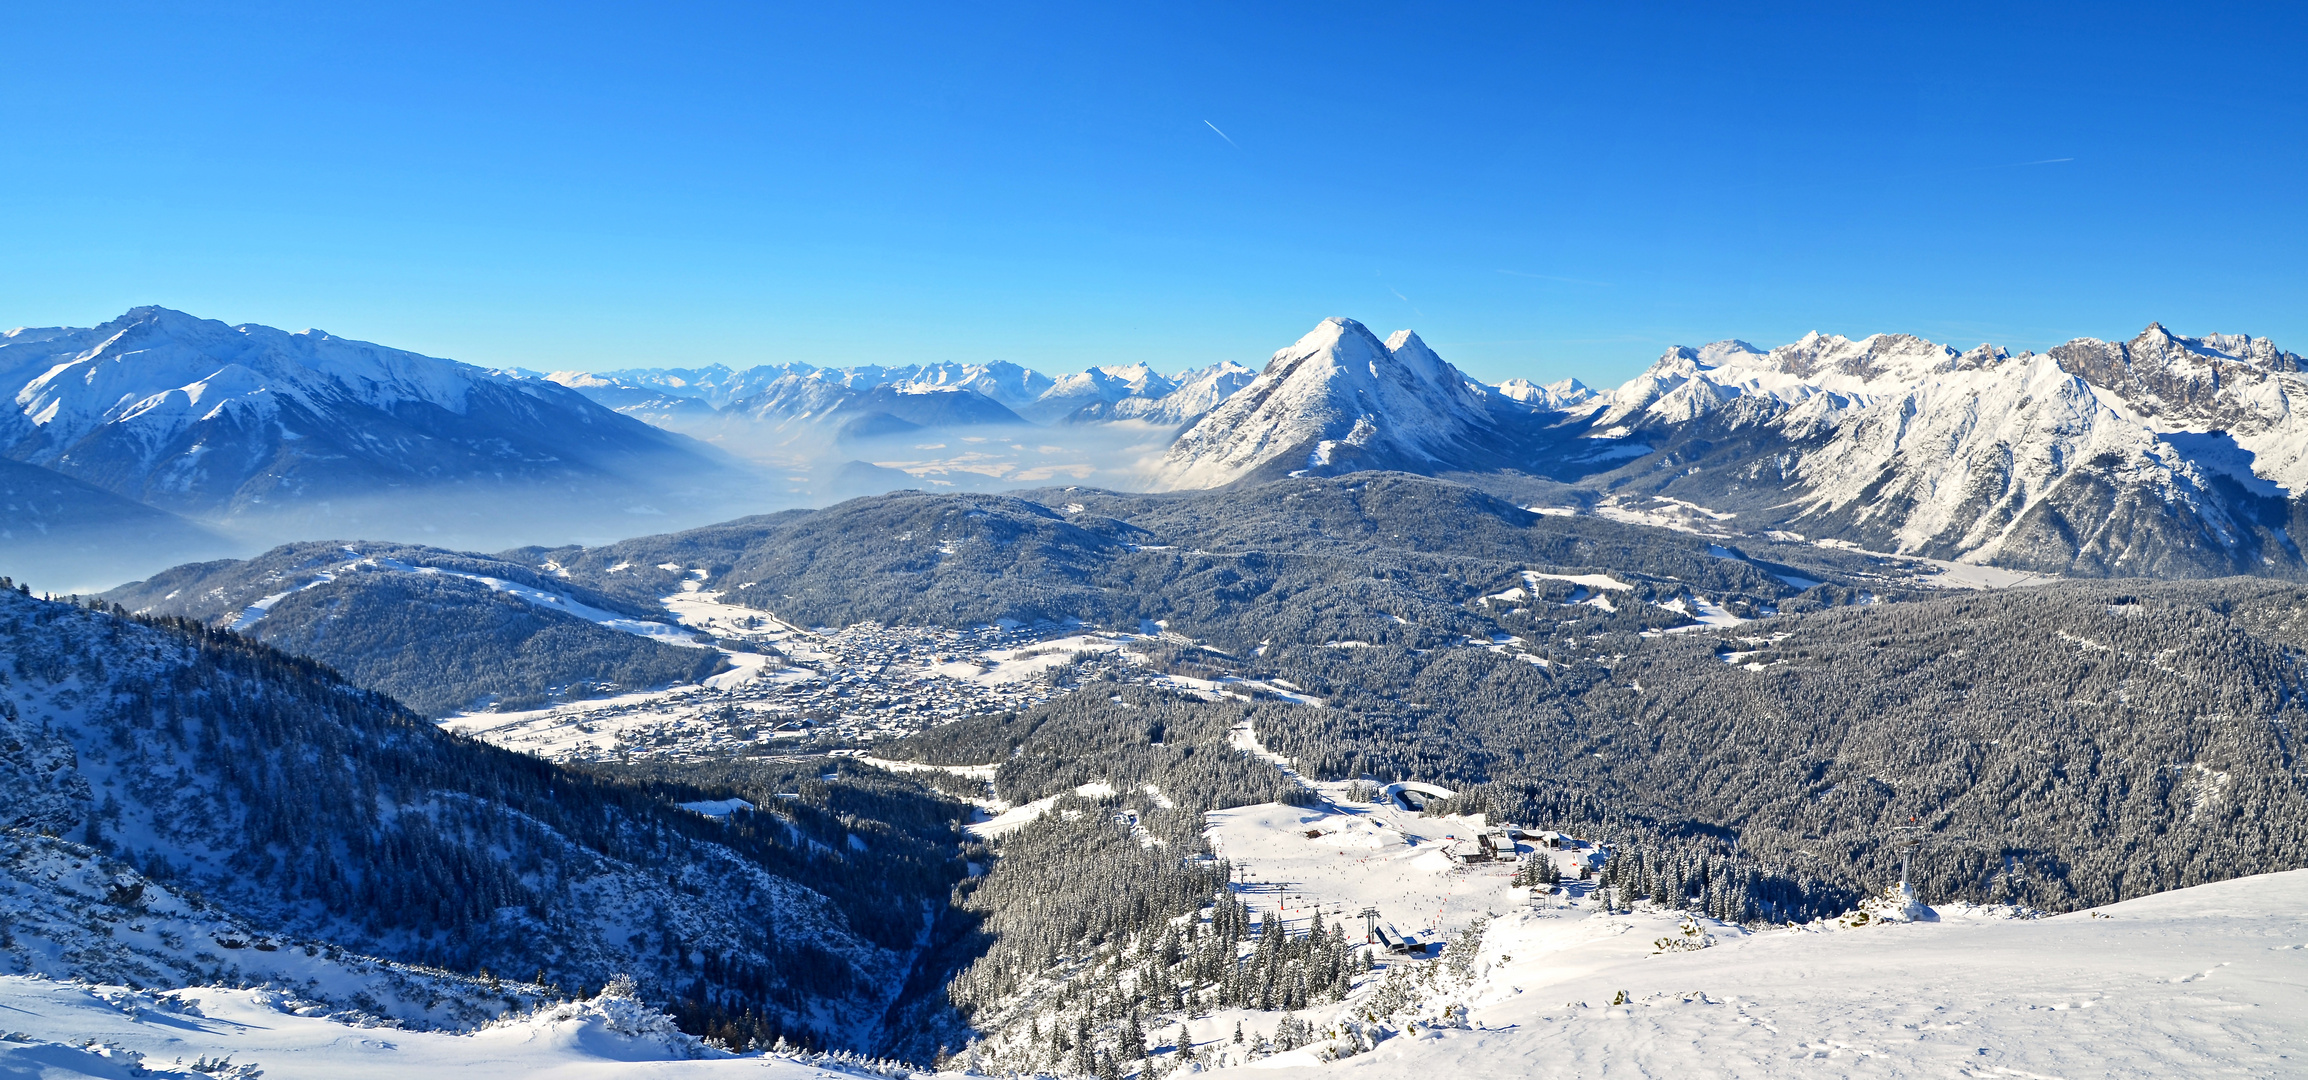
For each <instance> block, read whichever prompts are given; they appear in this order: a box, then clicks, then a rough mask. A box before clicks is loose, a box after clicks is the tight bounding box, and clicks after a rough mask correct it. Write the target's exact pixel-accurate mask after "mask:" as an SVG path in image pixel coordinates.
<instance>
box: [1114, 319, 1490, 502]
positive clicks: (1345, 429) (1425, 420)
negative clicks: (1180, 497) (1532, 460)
mask: <svg viewBox="0 0 2308 1080" xmlns="http://www.w3.org/2000/svg"><path fill="white" fill-rule="evenodd" d="M1491 396H1492V395H1489V394H1487V393H1486V392H1485V391H1484V390H1482V389H1478V388H1477V385H1476V384H1475V383H1473V382H1472V381H1471V380H1469V379H1468V378H1467V377H1466V376H1465V375H1463V374H1461V373H1460V372H1459V370H1458V369H1457V368H1454V367H1452V366H1450V365H1449V364H1447V363H1444V362H1443V360H1442V358H1441V357H1439V356H1436V355H1435V354H1434V351H1433V350H1432V349H1429V348H1427V347H1426V343H1425V342H1422V341H1420V340H1419V339H1418V336H1417V335H1416V334H1413V333H1411V332H1409V331H1407V330H1405V331H1401V332H1398V333H1396V334H1395V335H1394V336H1393V337H1391V338H1389V339H1388V340H1386V341H1383V342H1382V341H1380V340H1379V339H1378V338H1377V336H1376V335H1374V334H1372V333H1371V332H1370V331H1369V330H1368V329H1366V328H1364V326H1363V325H1362V324H1361V323H1358V322H1355V321H1354V320H1352V319H1337V318H1333V319H1325V320H1323V322H1322V325H1320V326H1317V327H1315V328H1314V330H1313V332H1311V333H1309V334H1307V335H1306V336H1305V337H1303V338H1300V339H1299V340H1298V343H1297V344H1295V345H1292V346H1291V347H1289V348H1287V349H1284V350H1282V351H1281V352H1278V353H1275V354H1274V359H1273V360H1271V361H1269V362H1268V363H1267V365H1266V370H1265V371H1264V372H1263V373H1261V374H1260V375H1259V376H1258V378H1257V379H1255V380H1253V381H1252V382H1251V383H1250V385H1248V386H1246V387H1244V388H1242V390H1241V391H1239V392H1238V393H1236V394H1235V395H1234V396H1232V397H1230V398H1228V399H1227V400H1226V401H1225V402H1224V403H1223V404H1221V405H1219V406H1218V407H1217V408H1215V409H1213V410H1211V411H1210V413H1209V414H1208V415H1206V416H1204V417H1203V418H1202V420H1201V421H1199V422H1198V423H1196V424H1195V425H1194V426H1193V427H1192V428H1190V429H1188V430H1187V431H1186V433H1185V434H1183V435H1180V436H1179V437H1178V441H1177V442H1175V443H1173V444H1172V445H1171V447H1170V450H1169V452H1168V453H1167V454H1166V455H1165V456H1164V459H1163V462H1162V465H1161V467H1160V469H1159V471H1158V472H1157V474H1156V477H1155V484H1156V486H1157V487H1158V488H1162V489H1180V488H1201V487H1216V486H1218V485H1220V484H1226V483H1231V482H1233V481H1236V480H1240V479H1243V478H1245V477H1251V476H1267V475H1269V474H1295V473H1304V472H1312V473H1316V474H1322V473H1328V472H1343V471H1348V470H1351V469H1356V468H1403V469H1407V470H1409V471H1421V472H1431V471H1435V470H1437V469H1443V468H1452V467H1458V468H1466V467H1470V465H1474V464H1477V463H1487V462H1490V461H1492V460H1493V459H1495V458H1497V457H1498V456H1499V451H1500V449H1501V447H1500V445H1499V444H1500V440H1499V438H1498V431H1497V427H1496V425H1495V423H1494V421H1493V418H1492V416H1491V407H1490V401H1489V398H1490V397H1491Z"/></svg>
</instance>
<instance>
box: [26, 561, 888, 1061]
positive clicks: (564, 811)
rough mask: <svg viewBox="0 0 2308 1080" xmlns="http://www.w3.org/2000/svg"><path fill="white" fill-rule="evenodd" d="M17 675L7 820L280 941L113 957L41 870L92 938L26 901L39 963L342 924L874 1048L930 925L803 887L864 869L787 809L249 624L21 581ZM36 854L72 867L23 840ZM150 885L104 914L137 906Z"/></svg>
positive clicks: (392, 949)
mask: <svg viewBox="0 0 2308 1080" xmlns="http://www.w3.org/2000/svg"><path fill="white" fill-rule="evenodd" d="M0 668H4V669H5V670H6V671H7V672H9V673H10V674H9V677H8V680H7V681H6V682H5V683H0V734H4V735H5V737H6V744H7V745H8V746H10V747H13V748H14V750H13V751H12V752H11V753H9V754H8V755H7V756H6V757H5V758H0V766H4V767H0V799H5V801H6V802H7V803H8V804H9V805H10V806H11V807H13V808H14V809H13V810H12V811H11V813H12V818H11V821H12V828H14V829H17V830H23V831H25V832H27V833H32V832H38V833H42V834H45V835H49V836H63V837H67V838H69V839H72V840H76V841H82V842H84V843H86V844H87V845H88V846H89V847H90V848H95V849H99V850H101V851H103V852H105V853H106V857H107V858H109V859H113V860H117V861H118V863H119V865H121V866H123V867H133V868H135V869H136V871H137V873H138V874H140V875H142V876H143V877H145V878H149V879H151V880H152V881H153V882H154V883H156V884H157V885H159V886H161V887H162V888H164V889H166V890H169V892H170V894H171V895H177V896H183V895H197V896H199V897H201V898H202V899H203V902H204V903H206V904H209V905H214V906H215V908H216V909H219V910H221V911H224V912H229V913H230V914H229V918H228V919H225V920H223V921H228V922H232V923H234V924H236V925H237V926H240V927H245V928H246V929H248V930H249V931H252V932H254V933H256V934H261V935H264V937H262V938H249V937H242V938H237V939H234V940H231V941H227V940H223V939H219V940H217V941H216V942H214V943H213V944H212V945H201V946H196V947H194V948H192V949H191V950H190V951H189V953H185V952H184V951H183V950H182V943H181V941H178V942H174V943H172V942H171V940H170V932H168V931H165V930H163V929H162V928H158V927H148V926H133V925H132V926H131V927H130V928H131V929H132V930H133V931H134V933H136V934H139V935H144V937H141V938H133V939H132V938H128V937H127V936H126V935H124V934H121V933H119V932H105V933H103V934H100V935H99V936H98V937H97V938H95V939H91V940H93V941H96V942H98V943H105V944H106V948H108V949H109V948H110V943H112V942H119V943H122V944H123V945H124V946H140V947H141V946H142V944H143V943H149V946H150V947H149V948H146V949H145V951H144V952H142V953H138V952H135V950H133V949H132V950H131V952H130V953H129V954H125V955H123V956H122V957H120V958H119V959H118V960H117V962H115V961H114V960H111V959H107V958H108V957H110V956H112V954H111V953H109V952H104V951H92V950H91V949H90V948H89V947H88V946H89V944H90V942H89V941H82V940H80V939H78V938H73V937H72V935H74V934H82V933H83V931H79V930H73V929H72V927H74V926H80V927H84V928H85V927H87V926H89V925H91V924H90V923H89V922H88V919H89V918H91V917H93V916H89V915H86V914H83V913H76V912H79V911H80V909H78V908H73V907H72V906H71V905H73V904H75V903H79V901H77V900H74V899H73V898H72V897H71V896H69V895H67V893H66V892H65V891H62V890H61V887H60V886H57V885H55V883H56V882H57V881H59V880H60V879H59V878H58V876H57V874H58V873H60V872H61V868H60V867H57V866H54V865H50V866H48V867H47V868H46V869H37V868H36V869H34V870H32V871H29V872H27V873H26V874H25V875H23V876H29V877H33V878H34V879H35V880H37V879H38V878H40V877H45V879H46V881H48V882H49V883H50V884H49V885H47V886H36V887H35V888H33V889H31V890H22V889H20V890H18V893H17V895H18V896H20V897H24V898H25V899H26V902H28V903H31V904H33V905H34V906H35V907H38V906H39V905H43V904H61V905H65V908H64V909H63V910H62V911H61V912H59V911H58V909H55V908H48V909H46V910H48V911H49V912H50V915H49V916H44V917H48V918H50V919H51V922H52V923H54V924H55V925H57V926H60V927H62V928H63V929H62V930H60V931H59V932H61V933H66V937H67V938H68V939H70V940H67V941H66V942H65V946H64V947H61V948H58V949H56V950H53V951H50V952H40V951H38V950H37V949H34V944H33V942H32V940H31V930H32V927H33V924H32V922H31V921H29V920H28V918H27V917H26V916H25V915H24V914H22V913H16V914H11V915H9V916H8V922H9V925H10V926H11V927H13V928H14V929H13V933H14V934H15V935H16V937H15V938H14V939H13V940H14V942H15V944H14V948H15V949H16V950H17V951H16V952H14V953H13V954H11V955H13V956H14V957H15V963H16V965H17V967H18V969H19V970H28V971H33V972H37V973H42V974H46V975H50V976H53V977H77V976H82V975H86V976H90V977H96V978H106V979H118V978H121V977H123V974H122V971H123V970H126V971H129V972H131V973H133V972H136V971H145V970H149V974H146V975H141V976H139V978H150V979H158V978H161V977H163V976H165V975H168V973H169V972H171V971H177V970H181V968H179V967H176V966H174V965H177V964H179V963H180V962H181V961H180V960H175V959H170V957H171V956H179V957H182V956H186V955H188V956H189V958H190V959H191V960H192V961H198V962H199V965H200V966H199V969H198V971H199V972H205V973H206V975H207V976H208V977H210V978H225V977H227V975H228V974H229V973H231V972H234V971H248V972H258V971H261V970H266V969H269V968H272V967H278V966H279V963H280V962H281V961H284V960H290V959H293V958H291V957H287V956H285V955H283V954H285V953H287V952H288V950H287V949H285V948H279V947H278V943H281V942H292V941H293V942H297V943H300V945H299V947H300V949H301V948H302V945H301V943H305V942H314V943H327V945H329V946H331V947H334V948H340V949H344V950H350V951H353V952H359V953H365V954H369V955H373V956H379V957H385V958H388V959H392V960H396V961H399V962H402V963H405V964H423V965H429V966H434V967H442V968H448V969H451V970H452V971H455V972H460V973H467V974H477V973H479V972H480V971H481V970H482V969H484V968H486V969H488V970H491V971H497V972H503V973H507V974H520V975H526V974H528V973H540V972H541V973H542V976H541V978H540V979H539V981H541V982H559V983H561V984H563V985H565V986H577V985H580V984H584V985H592V986H598V985H600V984H601V983H602V982H604V981H605V980H607V979H608V978H609V977H610V976H611V975H613V974H616V973H619V972H624V973H629V974H631V975H633V976H634V977H635V978H637V979H639V980H640V985H641V988H642V991H643V992H644V993H645V994H646V995H648V996H649V997H650V998H651V999H653V1000H658V1001H665V1000H671V999H674V998H676V997H677V996H686V997H688V998H690V999H693V1000H695V1001H696V1002H698V1003H699V1007H700V1008H701V1009H707V1010H712V1009H719V1010H722V1012H723V1013H724V1014H725V1015H730V1016H736V1015H739V1014H751V1015H754V1016H757V1017H762V1018H765V1019H766V1021H767V1022H768V1026H770V1027H771V1028H773V1029H777V1030H784V1031H790V1032H794V1033H796V1034H797V1035H800V1034H807V1033H813V1032H814V1033H815V1035H814V1036H813V1037H815V1038H823V1039H829V1040H833V1041H835V1042H836V1043H839V1044H851V1045H854V1044H856V1043H857V1042H859V1041H861V1040H862V1039H863V1038H864V1037H865V1034H866V1032H867V1031H868V1029H869V1028H870V1025H871V1024H872V1023H873V1018H874V1017H877V1016H878V1015H879V1014H880V1011H881V1009H882V1008H883V1007H884V1006H885V1005H886V1003H887V1001H888V1000H889V999H890V997H891V996H893V995H894V994H895V992H896V989H897V986H896V984H897V982H898V981H899V979H900V976H901V973H902V971H903V970H904V967H905V964H906V962H907V960H906V951H907V950H909V949H910V948H912V947H913V943H914V940H915V938H916V936H917V935H918V933H919V926H920V918H921V914H920V910H919V908H918V907H916V908H914V909H913V910H911V911H906V910H900V911H896V912H889V913H877V912H876V909H875V908H874V907H873V905H872V904H871V903H867V904H864V905H862V906H861V905H859V904H858V903H855V902H852V903H849V904H848V906H839V905H837V904H836V902H835V901H833V900H831V899H829V898H828V896H827V895H825V892H824V891H822V890H821V889H816V888H812V887H809V886H807V885H804V884H802V883H801V880H802V879H805V878H817V877H821V876H822V877H828V878H833V879H839V878H840V877H841V876H842V875H843V874H844V873H845V871H843V870H842V869H841V868H840V867H839V866H838V865H828V860H827V859H826V858H825V857H824V856H822V855H820V854H818V853H817V850H818V849H820V848H823V847H824V845H823V844H822V843H819V844H817V845H816V847H815V848H813V847H811V846H810V844H809V841H808V840H807V839H806V838H804V837H803V836H801V835H800V834H798V833H797V832H795V830H794V827H793V826H792V824H791V823H790V822H789V821H787V820H785V819H782V818H780V817H778V816H776V815H759V816H758V817H759V820H756V816H755V815H747V816H746V817H745V818H744V819H743V820H735V819H723V820H716V819H711V818H706V817H702V816H700V815H697V814H695V813H692V812H689V811H684V810H680V809H678V808H676V807H674V806H672V805H669V804H666V803H661V802H658V801H656V800H655V799H653V798H652V797H651V796H650V795H648V794H647V793H645V792H643V791H641V790H639V789H636V788H632V787H629V786H620V785H615V784H611V783H609V782H606V781H604V780H601V779H600V778H598V777H593V776H588V775H584V774H578V773H571V772H566V771H563V770H560V769H557V768H555V767H553V766H550V765H546V764H544V763H542V762H539V761H536V760H535V759H531V758H524V757H520V756H517V755H513V754H509V753H506V752H504V751H500V750H496V749H494V748H491V747H486V746H483V745H480V744H478V743H474V742H471V741H468V740H463V739H459V738H456V737H454V736H450V735H447V734H445V733H442V732H440V731H438V730H437V729H435V728H434V727H433V725H431V724H429V723H427V722H425V721H424V720H422V719H421V718H419V717H417V716H415V715H413V714H411V713H409V712H408V711H407V710H405V709H402V708H400V707H399V706H397V705H395V704H394V703H392V702H391V701H390V700H389V699H385V698H383V697H381V696H379V695H375V694H372V693H369V692H367V691H361V690H356V689H354V688H352V687H351V686H348V685H346V684H345V683H343V682H342V681H340V680H339V679H338V678H337V677H336V676H335V675H334V674H332V673H330V672H328V671H327V669H325V668H322V667H320V666H318V665H316V664H313V663H311V662H309V661H305V660H299V659H294V658H291V657H287V656H285V655H282V654H279V653H276V652H273V651H271V650H269V649H265V648H263V647H261V646H257V645H254V644H251V643H248V642H246V641H245V640H243V639H239V638H236V637H231V636H224V635H218V634H213V633H205V632H200V631H197V630H187V629H184V628H175V629H171V628H168V627H160V626H149V625H142V624H138V623H136V622H133V621H130V620H127V619H125V618H122V617H119V616H116V615H108V614H104V613H100V612H94V611H88V610H83V609H80V608H76V607H72V606H69V605H65V604H61V603H49V602H44V601H40V600H36V599H33V598H32V597H29V596H24V595H20V594H19V593H17V592H14V591H0ZM65 855H66V858H65V859H64V861H71V858H72V856H71V854H70V853H69V852H67V853H65ZM36 857H37V858H46V859H48V860H49V862H50V863H51V864H53V863H55V862H56V861H57V860H56V859H55V858H54V856H53V855H48V856H42V855H41V854H40V852H39V851H37V850H34V851H32V852H31V853H30V854H27V855H24V856H23V858H27V859H29V858H36ZM81 858H82V859H83V861H84V860H85V858H86V857H85V856H82V857H81ZM74 869H78V867H77V866H75V867H74ZM100 876H101V875H100ZM126 880H127V879H123V878H120V877H118V876H117V875H115V876H114V877H113V881H114V883H115V884H119V883H121V882H123V881H126ZM132 886H133V882H130V883H129V884H126V885H121V888H122V889H123V890H127V891H123V892H119V893H117V894H111V893H108V894H107V896H109V897H110V899H108V900H106V901H103V903H109V904H111V905H112V907H113V908H114V909H116V910H115V911H114V912H113V913H112V914H111V915H110V916H108V917H107V918H106V919H98V920H97V921H98V922H100V923H102V922H111V921H120V920H124V919H125V920H127V921H128V922H129V923H131V924H133V923H134V922H135V918H134V916H135V915H136V912H137V911H138V910H141V909H139V908H138V903H137V901H139V900H140V898H141V897H142V893H137V892H135V890H134V889H133V888H132ZM102 887H103V886H102V882H101V881H99V882H97V883H95V884H92V885H91V886H90V888H92V889H98V888H102ZM884 891H887V889H886V887H885V889H884ZM131 893H134V895H131ZM156 895H157V894H156ZM123 898H125V899H123ZM907 903H908V904H910V902H907ZM84 906H85V905H83V907H84ZM900 906H901V907H904V906H907V904H901V905H900ZM169 910H171V911H174V910H176V909H174V908H170V909H169ZM99 914H102V912H101V911H100V912H99ZM853 917H854V918H855V920H856V921H853ZM212 921H215V920H212ZM148 929H149V930H150V931H151V932H150V933H149V934H147V930H148ZM6 947H7V946H6V945H5V944H0V949H5V948H6ZM315 947H316V948H317V947H318V946H317V945H316V946H315ZM243 948H245V949H247V950H248V951H247V952H246V953H245V954H244V953H240V952H237V951H236V950H241V949H243ZM26 949H34V951H33V952H26V951H24V950H26ZM154 949H157V950H159V952H157V953H156V952H153V951H152V950H154ZM215 949H222V950H224V951H223V952H215V951H213V950H215ZM172 950H173V951H172ZM244 955H245V956H246V957H247V958H246V959H234V957H239V956H244ZM306 955H310V954H309V953H308V954H306ZM140 957H141V958H140ZM708 958H710V960H708ZM102 965H110V966H102ZM122 965H126V967H125V968H123V967H122ZM197 974H198V972H196V973H195V975H197ZM184 977H188V978H189V977H195V976H193V975H188V976H184ZM300 977H301V976H300ZM337 1004H338V1005H339V1006H340V1007H341V1006H343V1005H345V1004H348V1003H347V1002H343V1001H339V1002H337ZM371 1011H375V1010H374V1009H371Z"/></svg>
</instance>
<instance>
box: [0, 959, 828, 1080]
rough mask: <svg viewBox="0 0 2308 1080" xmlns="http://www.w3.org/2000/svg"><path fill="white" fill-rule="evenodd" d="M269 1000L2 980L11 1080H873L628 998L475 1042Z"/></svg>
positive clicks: (513, 1023)
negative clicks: (849, 1079)
mask: <svg viewBox="0 0 2308 1080" xmlns="http://www.w3.org/2000/svg"><path fill="white" fill-rule="evenodd" d="M292 1003H293V1002H292V1001H291V999H287V998H284V997H283V996H282V995H280V994H278V993H275V992H272V991H269V990H227V989H218V988H201V989H193V990H184V991H181V992H178V993H176V994H170V995H153V994H148V993H138V992H135V991H130V990H124V989H122V988H119V987H102V986H91V985H85V984H81V985H75V984H71V983H61V982H54V981H51V980H47V979H38V978H28V977H23V976H5V977H0V1017H5V1020H0V1027H4V1028H5V1029H6V1035H5V1037H4V1038H0V1077H7V1078H11V1080H13V1078H17V1077H22V1078H26V1080H30V1078H35V1077H37V1078H40V1080H67V1078H75V1077H92V1078H93V1077H102V1078H105V1080H114V1078H122V1080H125V1078H127V1077H137V1076H144V1077H167V1078H177V1080H248V1078H253V1077H255V1076H257V1075H259V1074H261V1075H262V1076H264V1077H267V1078H269V1080H301V1078H312V1080H404V1078H408V1077H426V1078H428V1080H455V1078H460V1077H471V1078H474V1080H482V1078H487V1080H511V1078H514V1077H555V1078H563V1077H565V1078H571V1080H576V1078H584V1077H603V1078H607V1077H618V1078H626V1077H660V1076H677V1077H697V1078H701V1080H702V1078H707V1077H723V1076H746V1077H755V1078H760V1080H803V1078H821V1077H827V1076H842V1075H865V1074H866V1072H865V1070H862V1069H859V1070H853V1069H848V1068H844V1067H843V1064H842V1063H839V1062H824V1063H822V1064H820V1063H813V1062H812V1061H811V1060H809V1059H807V1058H801V1059H796V1058H786V1057H765V1056H759V1055H756V1056H751V1057H742V1058H741V1057H737V1056H735V1055H731V1054H726V1053H719V1052H716V1051H713V1050H711V1049H709V1048H707V1047H704V1046H702V1045H701V1044H699V1043H698V1042H697V1040H695V1039H692V1038H690V1037H689V1036H686V1035H683V1034H681V1033H680V1032H679V1031H678V1030H676V1029H674V1028H673V1026H672V1022H671V1020H669V1019H668V1018H666V1017H665V1016H664V1015H663V1014H660V1013H657V1012H655V1011H654V1010H651V1009H648V1008H647V1007H645V1006H642V1005H641V1004H640V1003H638V1002H635V1001H632V1000H629V999H618V998H601V999H596V1000H594V1001H590V1002H580V1003H574V1004H567V1005H562V1006H559V1007H556V1008H551V1009H547V1010H544V1011H542V1012H540V1013H538V1014H536V1015H533V1016H526V1017H521V1018H517V1019H512V1020H507V1021H504V1022H502V1023H499V1024H495V1025H491V1026H489V1027H485V1028H482V1029H480V1030H478V1031H474V1032H468V1033H461V1034H460V1033H449V1032H439V1031H404V1030H399V1029H395V1028H378V1027H355V1026H352V1025H349V1024H344V1023H340V1022H338V1021H334V1020H329V1019H327V1018H324V1017H311V1016H298V1015H296V1014H295V1012H294V1011H293V1010H292V1009H291V1008H290V1007H289V1006H290V1005H291V1004H292Z"/></svg>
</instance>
